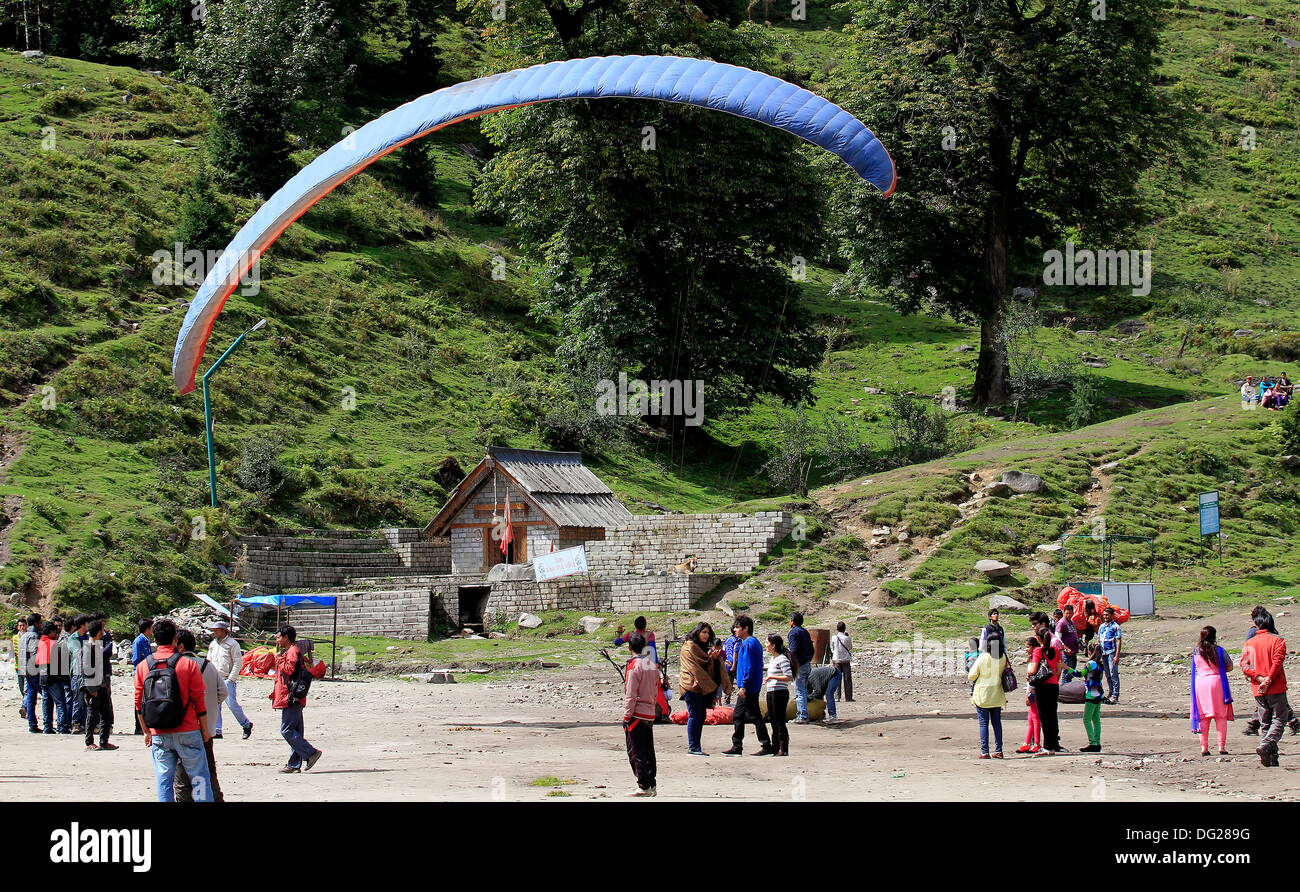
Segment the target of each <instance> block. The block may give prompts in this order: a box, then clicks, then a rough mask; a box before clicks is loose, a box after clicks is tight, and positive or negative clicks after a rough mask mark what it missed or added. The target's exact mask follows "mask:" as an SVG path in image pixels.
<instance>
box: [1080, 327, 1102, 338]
mask: <svg viewBox="0 0 1300 892" xmlns="http://www.w3.org/2000/svg"><path fill="white" fill-rule="evenodd" d="M1096 333H1097V332H1096V331H1094V330H1093V329H1091V328H1081V329H1079V330H1078V331H1076V332H1075V334H1076V335H1078V336H1079V337H1081V338H1084V337H1091V336H1093V335H1095V334H1096Z"/></svg>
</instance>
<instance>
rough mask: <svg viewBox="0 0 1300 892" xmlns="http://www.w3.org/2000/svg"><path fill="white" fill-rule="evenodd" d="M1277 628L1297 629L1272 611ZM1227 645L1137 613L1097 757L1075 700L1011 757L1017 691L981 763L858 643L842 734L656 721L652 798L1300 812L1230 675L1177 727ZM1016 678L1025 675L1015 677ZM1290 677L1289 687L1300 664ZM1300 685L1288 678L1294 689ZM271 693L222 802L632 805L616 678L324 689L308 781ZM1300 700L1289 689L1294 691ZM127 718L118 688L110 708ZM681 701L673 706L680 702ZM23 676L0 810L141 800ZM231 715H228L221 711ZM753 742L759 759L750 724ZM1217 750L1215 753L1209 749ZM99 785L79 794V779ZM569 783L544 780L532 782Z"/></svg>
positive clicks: (125, 739)
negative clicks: (41, 721)
mask: <svg viewBox="0 0 1300 892" xmlns="http://www.w3.org/2000/svg"><path fill="white" fill-rule="evenodd" d="M1276 610H1277V612H1278V616H1279V620H1278V625H1279V628H1281V629H1282V631H1283V633H1284V634H1285V632H1286V631H1287V629H1288V627H1289V626H1290V625H1292V624H1293V623H1292V622H1291V621H1290V618H1289V617H1288V605H1286V604H1281V605H1276ZM1207 622H1208V623H1210V624H1213V625H1216V626H1217V627H1218V628H1219V629H1220V633H1221V637H1222V638H1223V639H1224V641H1225V644H1227V645H1229V646H1232V645H1234V644H1235V643H1237V642H1239V641H1240V640H1241V639H1242V638H1243V637H1244V634H1245V630H1246V624H1247V620H1246V617H1245V616H1244V611H1234V612H1233V613H1230V614H1214V615H1209V616H1204V617H1202V616H1199V615H1194V614H1192V613H1190V612H1188V611H1183V612H1182V614H1181V615H1179V616H1164V617H1160V618H1148V619H1136V620H1133V621H1132V622H1130V623H1129V624H1127V626H1126V627H1125V633H1126V644H1127V647H1128V649H1129V658H1128V659H1127V661H1126V664H1125V663H1122V664H1121V679H1122V699H1121V702H1120V704H1118V705H1116V706H1110V707H1106V706H1103V708H1102V745H1103V748H1104V751H1103V753H1102V754H1101V755H1100V756H1096V755H1092V756H1085V755H1081V754H1079V753H1078V752H1077V750H1078V748H1079V747H1081V746H1083V745H1084V744H1085V743H1086V742H1087V741H1086V739H1085V737H1084V731H1083V722H1082V717H1081V710H1082V707H1081V706H1064V707H1062V721H1061V726H1062V741H1063V743H1064V745H1065V746H1066V747H1067V749H1069V750H1070V751H1071V753H1070V754H1068V755H1064V756H1055V757H1043V756H1039V757H1031V756H1019V755H1015V754H1014V753H1013V751H1014V749H1015V748H1016V747H1017V746H1018V745H1019V744H1020V743H1021V742H1022V741H1023V739H1024V731H1025V708H1024V705H1023V703H1024V701H1023V696H1017V695H1016V694H1013V695H1012V698H1013V701H1012V704H1013V705H1012V706H1011V708H1010V710H1009V714H1008V715H1007V717H1006V722H1005V726H1006V738H1005V740H1006V749H1007V751H1008V756H1007V758H1006V760H1005V761H994V760H988V761H979V760H977V759H976V758H975V757H976V756H977V754H978V743H979V738H978V728H977V725H976V721H975V718H974V710H973V707H971V705H970V701H969V697H968V691H967V686H966V684H965V682H964V681H963V680H962V679H959V678H957V677H955V676H954V675H952V674H949V675H947V676H946V677H926V676H922V677H907V678H897V677H892V676H891V675H890V666H891V665H892V664H893V663H895V662H897V658H896V656H895V655H894V654H893V653H892V651H891V648H890V645H889V644H880V643H874V642H873V643H868V644H866V645H865V646H863V644H861V643H860V644H859V647H858V651H859V653H858V656H857V661H856V662H857V667H856V668H857V671H856V672H855V679H854V680H855V688H856V690H855V695H856V699H855V702H853V703H844V704H842V705H841V706H840V710H839V712H840V718H841V719H843V720H844V721H843V723H842V724H840V725H838V726H829V727H828V726H821V725H808V726H798V725H792V726H791V755H790V757H789V758H771V757H764V758H758V757H754V756H752V755H748V754H747V755H745V756H743V757H727V756H723V755H721V752H722V750H723V749H725V748H726V747H727V746H728V744H729V737H730V727H729V726H728V727H714V726H706V728H705V730H704V748H705V750H706V751H707V752H709V753H711V754H712V755H710V756H709V757H708V758H699V757H692V756H688V755H687V754H686V743H685V729H684V728H683V727H680V726H676V725H659V726H657V727H656V728H655V741H656V749H657V752H658V763H659V795H660V798H670V799H694V800H754V799H771V798H779V799H789V798H805V799H807V800H809V801H834V800H874V801H897V800H930V801H940V800H957V801H962V800H977V801H978V800H984V799H995V800H1003V801H1005V800H1023V799H1028V798H1030V797H1032V798H1035V799H1042V798H1049V799H1056V800H1076V801H1077V800H1093V799H1099V800H1113V801H1133V800H1162V801H1163V800H1168V801H1174V800H1213V799H1221V798H1224V797H1228V798H1244V799H1300V758H1291V756H1292V755H1293V754H1300V737H1292V736H1290V735H1289V734H1288V735H1286V736H1284V737H1283V740H1282V745H1281V749H1282V758H1281V761H1282V767H1281V768H1280V769H1264V768H1262V767H1261V766H1260V764H1259V760H1258V758H1257V757H1256V756H1255V755H1254V752H1253V749H1254V746H1255V743H1256V741H1257V738H1253V737H1252V738H1247V737H1244V736H1242V734H1241V728H1242V725H1243V724H1244V721H1245V719H1246V718H1248V717H1249V710H1250V706H1251V700H1250V696H1249V689H1248V686H1247V684H1246V683H1245V680H1244V678H1242V676H1241V675H1240V674H1235V673H1234V674H1233V675H1232V676H1231V681H1232V687H1233V692H1234V694H1235V696H1236V698H1237V702H1238V705H1239V709H1238V721H1236V722H1235V723H1233V724H1232V725H1231V726H1230V732H1229V738H1228V748H1229V751H1230V752H1231V753H1232V755H1231V756H1228V757H1218V756H1212V757H1210V758H1202V757H1201V756H1200V749H1199V745H1198V744H1199V741H1198V740H1197V739H1196V738H1195V736H1194V735H1192V733H1191V732H1190V730H1189V726H1188V721H1187V708H1188V701H1189V697H1188V686H1189V678H1188V674H1187V670H1186V669H1185V668H1178V667H1177V666H1176V664H1171V663H1168V662H1166V658H1173V657H1176V656H1182V655H1185V654H1186V653H1187V652H1188V651H1189V650H1190V647H1191V643H1192V642H1193V641H1194V640H1195V635H1196V631H1197V630H1198V629H1199V628H1200V627H1201V625H1203V624H1205V623H1207ZM1020 665H1021V670H1020V672H1019V673H1018V674H1019V675H1020V677H1021V678H1022V680H1023V664H1022V663H1021V664H1020ZM1294 677H1295V678H1300V670H1297V672H1296V675H1295V676H1294ZM1296 685H1297V683H1296V682H1295V681H1294V680H1293V686H1296ZM269 691H270V682H268V681H261V680H255V679H246V680H244V681H243V682H242V683H241V685H240V700H241V702H242V703H243V704H244V706H245V708H246V709H248V713H249V716H250V717H251V718H252V719H253V721H254V723H255V731H254V734H253V737H252V738H251V739H250V740H247V741H244V740H241V739H239V732H238V729H237V727H235V726H234V723H233V722H230V725H229V726H228V729H229V728H233V729H234V733H233V734H232V735H230V736H227V737H226V738H225V739H224V740H221V741H218V742H217V756H218V760H219V776H220V782H221V786H222V788H223V789H224V791H225V793H226V795H227V797H228V798H230V799H231V800H270V801H276V800H297V799H301V798H304V797H305V798H309V799H312V800H317V801H330V802H344V801H392V800H461V801H463V800H501V801H525V800H538V799H546V798H558V799H569V800H577V799H603V798H613V797H620V798H621V797H623V796H624V795H625V794H626V793H628V792H629V791H630V790H631V789H632V787H633V778H632V774H631V770H630V768H629V766H628V763H627V758H626V755H625V752H624V748H623V739H622V733H621V731H620V729H619V727H618V724H617V723H618V719H619V716H620V710H621V701H620V687H619V682H618V677H617V675H616V674H615V673H614V670H613V669H612V668H611V667H609V666H608V665H604V666H603V667H601V666H593V667H586V668H582V669H567V670H538V671H535V672H530V673H521V674H514V675H510V676H503V678H502V680H501V681H488V682H479V683H467V684H456V685H446V684H425V683H420V682H411V681H402V680H398V679H392V678H384V679H380V678H353V679H347V680H341V681H338V682H334V683H319V682H318V683H317V685H316V687H315V688H314V690H313V696H312V698H311V700H310V702H309V704H308V709H307V712H306V727H307V737H308V739H309V740H310V741H311V742H312V743H313V744H315V745H316V746H318V747H320V748H321V749H322V750H324V752H325V755H324V757H323V758H322V760H321V762H320V763H319V765H318V766H317V767H316V769H315V770H313V771H311V772H310V773H305V774H297V775H281V774H278V773H277V772H276V769H277V768H279V767H280V766H281V765H282V764H283V763H284V760H285V758H286V756H287V754H288V747H287V746H286V745H285V743H284V742H283V741H282V740H281V739H280V736H279V733H278V731H279V725H278V720H277V719H278V714H277V713H275V712H273V711H272V710H271V708H270V705H269V701H268V700H267V694H268V693H269ZM1297 698H1298V699H1300V694H1297ZM115 706H116V708H117V710H118V715H119V716H124V715H128V714H129V712H128V711H129V708H130V696H129V687H128V685H127V679H125V678H122V679H120V680H119V683H118V688H117V690H116V696H115ZM680 706H681V704H680V701H674V703H673V707H674V709H677V708H679V707H680ZM17 708H18V698H17V691H16V686H15V682H14V676H13V674H12V669H11V667H10V665H9V664H6V666H5V671H4V676H3V688H0V712H2V714H3V715H4V716H6V720H5V721H3V723H2V724H0V748H3V752H4V754H5V759H4V764H3V767H2V768H0V801H23V800H31V799H35V798H38V797H39V798H43V799H49V798H51V797H54V798H58V799H67V800H76V799H77V798H78V797H79V796H82V795H84V794H85V792H86V791H87V790H88V789H94V790H95V791H96V793H95V798H96V799H99V798H102V790H103V786H102V780H103V779H108V780H109V782H110V784H111V785H112V789H113V791H114V792H113V798H115V799H117V800H118V801H124V800H149V799H151V798H152V797H153V795H154V793H153V771H152V767H151V763H150V760H149V756H148V753H147V752H146V750H145V747H144V745H143V738H141V737H136V736H133V735H131V734H129V733H124V732H128V731H129V728H128V727H126V725H125V723H123V724H122V726H120V727H119V729H118V730H117V731H116V732H115V734H114V742H115V743H117V744H119V745H120V746H121V747H122V749H121V750H119V751H117V752H89V753H88V752H85V751H84V748H83V745H82V741H81V738H80V737H72V736H58V737H49V736H44V735H42V736H35V735H31V734H29V733H28V731H27V726H26V723H25V722H24V721H22V720H21V719H19V717H18V714H17ZM227 720H228V721H229V715H228V714H227ZM747 730H748V733H747V738H746V748H747V750H748V751H749V752H750V753H752V752H753V751H754V750H756V749H757V746H756V743H755V738H754V732H753V729H752V728H750V729H747ZM1211 746H1212V747H1213V746H1214V742H1213V739H1212V741H1211ZM89 777H94V778H98V779H100V781H101V782H100V783H97V784H95V785H93V787H88V786H87V783H86V779H87V778H89ZM546 778H557V779H559V780H560V781H562V783H559V784H558V785H544V784H537V783H534V782H535V781H538V780H540V779H546Z"/></svg>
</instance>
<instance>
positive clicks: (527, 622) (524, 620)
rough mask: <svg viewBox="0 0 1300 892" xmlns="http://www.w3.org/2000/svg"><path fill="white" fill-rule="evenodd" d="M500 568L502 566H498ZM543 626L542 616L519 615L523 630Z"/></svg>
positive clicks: (520, 625)
mask: <svg viewBox="0 0 1300 892" xmlns="http://www.w3.org/2000/svg"><path fill="white" fill-rule="evenodd" d="M498 566H500V565H499V564H498ZM541 624H542V618H541V617H540V616H533V615H532V614H531V613H521V614H520V615H519V627H520V628H522V629H536V628H537V627H538V626H540V625H541Z"/></svg>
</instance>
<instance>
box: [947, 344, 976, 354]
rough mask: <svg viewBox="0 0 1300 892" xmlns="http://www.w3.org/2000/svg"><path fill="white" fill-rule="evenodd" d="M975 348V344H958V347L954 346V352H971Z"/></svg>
mask: <svg viewBox="0 0 1300 892" xmlns="http://www.w3.org/2000/svg"><path fill="white" fill-rule="evenodd" d="M974 349H975V345H974V344H958V345H957V346H956V347H953V348H952V352H953V353H969V352H970V351H972V350H974Z"/></svg>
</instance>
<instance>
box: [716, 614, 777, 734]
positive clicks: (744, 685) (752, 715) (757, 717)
mask: <svg viewBox="0 0 1300 892" xmlns="http://www.w3.org/2000/svg"><path fill="white" fill-rule="evenodd" d="M731 631H732V634H734V635H735V636H736V638H737V639H738V643H737V644H736V707H735V712H734V713H733V714H732V720H731V749H729V750H723V751H722V754H723V755H724V756H739V755H740V754H741V752H742V751H743V749H744V744H745V723H746V722H753V724H754V727H755V729H756V730H757V732H758V742H759V743H760V744H761V745H762V748H761V749H760V750H759V751H758V752H757V753H755V755H758V756H770V755H772V754H773V753H775V752H776V747H774V746H772V741H771V739H770V738H769V737H768V736H767V723H766V722H764V721H763V714H762V713H761V712H759V709H758V698H759V691H760V690H761V689H762V686H763V645H761V644H759V643H758V639H757V638H755V637H754V621H753V620H752V619H750V618H749V617H748V616H745V615H744V614H743V613H742V614H741V615H740V616H738V617H736V624H735V626H733V627H732V630H731Z"/></svg>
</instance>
